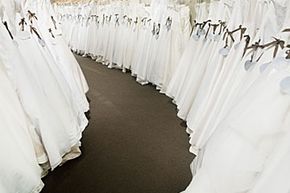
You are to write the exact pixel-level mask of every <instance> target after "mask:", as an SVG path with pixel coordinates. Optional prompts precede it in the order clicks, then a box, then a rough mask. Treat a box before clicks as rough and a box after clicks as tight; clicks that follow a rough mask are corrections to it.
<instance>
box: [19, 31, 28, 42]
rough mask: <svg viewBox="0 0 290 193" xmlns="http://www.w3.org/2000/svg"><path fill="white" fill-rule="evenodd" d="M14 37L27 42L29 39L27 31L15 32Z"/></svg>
mask: <svg viewBox="0 0 290 193" xmlns="http://www.w3.org/2000/svg"><path fill="white" fill-rule="evenodd" d="M16 36H17V37H18V38H19V39H21V40H27V39H30V38H31V36H30V33H29V32H27V31H19V32H17V35H16Z"/></svg>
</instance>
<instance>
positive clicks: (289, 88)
mask: <svg viewBox="0 0 290 193" xmlns="http://www.w3.org/2000/svg"><path fill="white" fill-rule="evenodd" d="M280 91H281V92H282V93H283V94H290V77H289V76H288V77H286V78H284V79H283V80H281V82H280Z"/></svg>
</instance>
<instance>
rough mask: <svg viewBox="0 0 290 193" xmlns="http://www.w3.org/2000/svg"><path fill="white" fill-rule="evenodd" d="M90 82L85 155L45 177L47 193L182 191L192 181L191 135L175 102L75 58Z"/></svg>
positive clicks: (126, 77) (130, 79)
mask: <svg viewBox="0 0 290 193" xmlns="http://www.w3.org/2000/svg"><path fill="white" fill-rule="evenodd" d="M76 58H77V60H78V61H79V63H80V64H81V67H82V69H83V71H84V74H85V76H86V78H87V80H88V83H89V86H90V91H89V94H88V97H89V99H90V100H91V103H90V105H91V112H90V116H91V119H90V124H89V126H88V128H87V129H86V130H85V132H84V135H83V139H82V152H83V155H82V156H81V157H80V158H78V159H76V160H72V161H70V162H68V163H66V164H65V165H64V166H61V167H59V168H57V169H56V170H55V171H53V172H51V173H50V174H49V175H48V176H47V177H45V178H44V183H45V184H46V185H45V188H44V189H43V193H178V192H180V191H182V190H184V189H185V188H186V186H187V185H188V183H189V182H190V180H191V173H190V168H189V165H190V162H191V161H192V156H191V154H190V153H189V152H188V148H189V145H188V136H187V134H186V132H185V128H184V127H183V126H182V122H181V120H179V119H178V118H177V117H176V109H175V106H174V105H173V104H172V103H171V100H170V99H169V98H168V97H166V96H164V95H162V94H160V93H158V92H157V91H156V90H155V88H154V87H153V86H152V85H146V86H141V85H140V84H138V83H137V82H136V81H135V79H134V78H133V77H131V76H130V75H129V73H127V74H124V73H122V72H121V71H120V70H111V69H108V68H107V67H106V66H103V65H101V64H97V63H96V62H94V61H93V60H91V59H90V58H82V57H80V56H76Z"/></svg>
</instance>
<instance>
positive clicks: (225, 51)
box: [219, 47, 230, 57]
mask: <svg viewBox="0 0 290 193" xmlns="http://www.w3.org/2000/svg"><path fill="white" fill-rule="evenodd" d="M229 52H230V48H229V47H225V48H222V49H220V50H219V53H220V54H221V55H222V56H225V57H226V56H227V55H228V54H229Z"/></svg>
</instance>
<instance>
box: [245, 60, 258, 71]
mask: <svg viewBox="0 0 290 193" xmlns="http://www.w3.org/2000/svg"><path fill="white" fill-rule="evenodd" d="M255 64H256V62H252V61H251V60H247V61H246V62H245V65H244V67H245V70H246V71H248V70H249V69H250V68H251V67H252V66H254V65H255Z"/></svg>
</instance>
